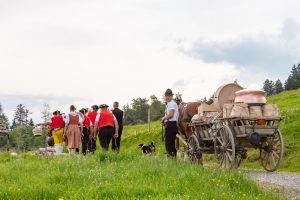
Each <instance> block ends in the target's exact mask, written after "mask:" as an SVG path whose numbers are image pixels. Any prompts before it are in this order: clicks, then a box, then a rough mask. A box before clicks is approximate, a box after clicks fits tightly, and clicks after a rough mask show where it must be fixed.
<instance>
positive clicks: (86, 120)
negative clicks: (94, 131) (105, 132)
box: [83, 116, 91, 128]
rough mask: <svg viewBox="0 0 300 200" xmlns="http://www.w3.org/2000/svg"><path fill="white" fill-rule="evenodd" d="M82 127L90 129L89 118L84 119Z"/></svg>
mask: <svg viewBox="0 0 300 200" xmlns="http://www.w3.org/2000/svg"><path fill="white" fill-rule="evenodd" d="M83 126H85V127H87V128H90V126H91V120H90V118H89V117H88V116H85V117H84V121H83Z"/></svg>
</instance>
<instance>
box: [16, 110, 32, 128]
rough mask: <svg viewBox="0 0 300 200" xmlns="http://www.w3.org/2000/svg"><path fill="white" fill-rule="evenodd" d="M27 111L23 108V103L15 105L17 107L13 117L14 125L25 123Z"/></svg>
mask: <svg viewBox="0 0 300 200" xmlns="http://www.w3.org/2000/svg"><path fill="white" fill-rule="evenodd" d="M28 112H29V111H28V110H27V109H26V108H25V106H24V105H23V104H19V105H17V109H16V111H15V114H14V119H13V121H14V123H15V126H16V127H17V126H20V125H23V124H26V120H27V119H26V118H27V117H28Z"/></svg>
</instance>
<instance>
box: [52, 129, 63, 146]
mask: <svg viewBox="0 0 300 200" xmlns="http://www.w3.org/2000/svg"><path fill="white" fill-rule="evenodd" d="M63 135H64V129H63V128H61V129H59V130H57V131H55V130H53V131H52V136H53V139H54V144H61V143H63V142H64V139H63Z"/></svg>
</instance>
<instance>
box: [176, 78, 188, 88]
mask: <svg viewBox="0 0 300 200" xmlns="http://www.w3.org/2000/svg"><path fill="white" fill-rule="evenodd" d="M188 84H189V81H187V80H184V79H180V80H177V81H175V82H174V83H173V87H174V88H180V87H186V86H187V85H188Z"/></svg>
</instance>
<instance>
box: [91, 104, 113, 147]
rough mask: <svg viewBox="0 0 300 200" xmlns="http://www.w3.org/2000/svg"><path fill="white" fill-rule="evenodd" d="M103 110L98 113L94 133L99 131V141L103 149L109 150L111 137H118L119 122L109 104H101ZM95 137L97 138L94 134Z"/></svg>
mask: <svg viewBox="0 0 300 200" xmlns="http://www.w3.org/2000/svg"><path fill="white" fill-rule="evenodd" d="M100 109H101V112H100V113H99V114H98V115H97V117H96V121H95V127H94V133H98V136H99V141H100V144H101V147H102V149H103V150H105V151H107V150H108V148H109V143H110V141H111V139H112V138H113V137H114V138H118V131H119V124H118V121H117V119H116V117H115V116H114V114H113V113H112V112H110V111H109V110H108V105H106V104H102V105H100ZM94 139H96V137H95V135H94Z"/></svg>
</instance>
